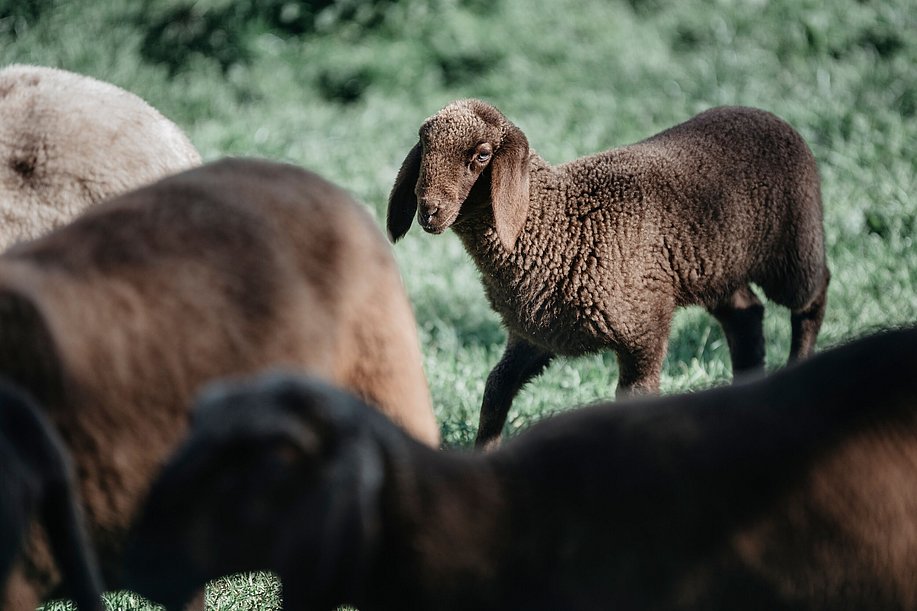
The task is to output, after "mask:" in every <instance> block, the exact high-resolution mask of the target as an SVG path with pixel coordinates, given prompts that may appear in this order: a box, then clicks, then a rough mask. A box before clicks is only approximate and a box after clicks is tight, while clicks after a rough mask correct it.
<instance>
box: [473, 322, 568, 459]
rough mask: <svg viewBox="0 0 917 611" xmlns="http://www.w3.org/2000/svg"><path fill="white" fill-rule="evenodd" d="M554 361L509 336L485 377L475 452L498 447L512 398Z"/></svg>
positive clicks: (543, 352)
mask: <svg viewBox="0 0 917 611" xmlns="http://www.w3.org/2000/svg"><path fill="white" fill-rule="evenodd" d="M553 358H554V355H553V354H551V353H550V352H545V351H544V350H542V349H541V348H537V347H535V346H533V345H532V344H530V343H528V342H527V341H525V340H523V339H520V338H518V337H515V336H513V335H510V336H509V338H508V339H507V342H506V350H505V351H504V352H503V356H502V357H501V358H500V362H499V363H497V365H496V366H495V367H494V368H493V370H492V371H491V372H490V375H488V376H487V384H486V385H485V387H484V400H483V401H482V402H481V420H480V423H479V424H478V436H477V439H475V441H474V445H475V447H476V448H484V449H490V448H493V447H495V446H497V445H498V444H499V443H500V435H501V434H502V432H503V425H504V424H506V416H507V414H508V413H509V407H510V405H512V403H513V397H515V396H516V393H518V392H519V389H520V388H522V387H523V386H525V384H526V383H527V382H528V381H529V380H531V379H532V378H534V377H535V376H537V375H538V374H539V373H541V372H542V371H544V368H545V367H547V366H548V364H549V363H550V362H551V359H553Z"/></svg>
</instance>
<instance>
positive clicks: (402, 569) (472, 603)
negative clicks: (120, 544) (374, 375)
mask: <svg viewBox="0 0 917 611" xmlns="http://www.w3.org/2000/svg"><path fill="white" fill-rule="evenodd" d="M915 370H917V329H911V330H906V331H898V332H894V333H887V334H884V335H879V336H875V337H871V338H868V339H865V340H862V341H858V342H855V343H851V344H849V345H847V346H844V347H841V348H838V349H834V350H830V351H826V352H824V353H822V354H820V355H818V356H816V357H814V358H812V359H809V360H807V361H804V362H802V363H800V364H798V365H795V366H791V367H788V368H787V369H785V370H783V371H780V372H778V373H776V374H774V375H773V376H771V377H768V378H763V379H760V380H755V381H746V382H740V383H738V384H736V385H734V386H728V387H721V388H717V389H713V390H709V391H706V392H700V393H697V394H688V395H682V396H671V397H663V398H643V399H637V400H633V401H631V402H623V403H615V404H610V405H599V406H594V407H591V408H586V409H583V410H576V411H573V412H569V413H566V414H564V415H560V416H556V417H554V418H551V419H548V420H547V421H544V422H541V423H539V424H536V425H535V426H533V427H532V428H531V429H530V430H529V431H527V432H524V433H523V434H521V435H519V436H518V437H517V438H515V439H513V440H512V441H511V442H510V443H508V444H506V445H505V446H504V447H503V448H501V449H498V450H496V451H494V452H490V453H484V454H480V453H479V454H462V453H457V452H446V453H437V452H434V451H432V450H431V449H429V448H426V447H424V446H422V445H420V444H418V443H416V442H414V441H413V440H411V439H410V438H408V437H407V436H406V435H404V434H403V433H402V432H401V431H400V430H398V429H397V428H396V427H394V426H392V425H391V424H390V423H389V422H387V421H386V420H385V418H384V417H382V416H381V415H378V414H377V413H375V412H373V410H370V409H367V408H366V407H365V406H364V405H363V404H362V403H361V402H360V401H358V400H356V399H355V398H353V397H352V396H350V395H349V394H347V393H344V392H341V391H338V390H335V389H333V388H331V387H329V386H326V385H324V384H321V383H319V382H317V381H310V380H303V379H297V378H293V377H289V376H282V375H279V376H278V375H276V374H275V375H270V376H266V377H263V378H261V379H259V380H256V381H254V382H253V383H247V384H246V383H242V384H226V385H222V386H216V387H214V388H213V389H211V390H210V391H209V392H208V393H206V394H205V395H204V396H203V398H202V399H201V400H200V401H199V406H198V408H197V410H196V411H195V414H194V422H193V425H192V433H191V436H190V438H189V439H188V440H187V441H186V442H185V444H184V446H183V447H182V449H180V450H179V452H178V453H177V454H176V455H175V456H174V457H173V458H172V460H171V462H170V464H169V465H168V466H167V467H166V468H165V469H164V470H163V472H162V474H161V477H160V479H159V480H158V481H157V482H156V483H155V484H154V485H153V487H152V489H151V494H150V497H149V499H148V502H147V503H146V505H145V508H144V510H143V516H142V517H141V518H140V520H138V522H137V525H138V527H137V530H136V532H135V533H134V535H133V536H132V537H131V543H130V544H129V545H128V549H129V551H128V553H127V555H126V559H127V563H128V564H127V568H126V572H127V574H128V575H129V578H128V583H129V585H130V587H131V588H132V589H136V590H137V591H139V592H141V593H143V594H144V595H147V596H149V597H151V598H152V599H154V600H158V601H161V602H163V603H166V605H167V608H168V609H172V610H177V609H179V608H180V607H181V604H182V603H183V601H184V600H185V598H186V597H187V596H188V595H189V593H191V592H193V591H194V590H195V589H196V588H197V587H199V585H200V584H201V583H203V582H204V581H205V580H207V579H210V578H213V577H216V576H218V575H223V574H227V573H233V572H236V571H245V570H253V569H270V570H274V571H276V572H277V573H278V574H279V575H280V577H281V581H282V586H283V598H284V608H285V609H288V610H290V611H299V610H304V609H311V610H316V611H321V610H323V609H332V608H334V607H335V606H336V605H338V604H341V603H348V604H353V605H355V606H357V607H358V608H359V609H361V611H380V610H392V611H394V610H399V611H402V610H415V609H416V610H420V609H437V610H439V611H450V610H455V611H459V610H462V611H464V610H467V609H475V610H478V611H489V610H494V611H496V610H508V609H526V610H529V609H536V610H540V609H543V610H552V611H553V610H556V609H564V610H569V611H587V610H588V611H593V610H598V609H654V610H656V611H662V610H688V609H708V610H714V611H716V610H723V611H726V610H730V611H731V610H735V609H746V610H752V611H754V610H761V611H765V610H766V611H774V610H778V609H780V610H793V611H806V610H822V609H824V610H827V609H831V610H833V611H838V610H851V611H852V610H860V609H881V610H893V609H894V610H901V611H904V610H911V611H912V610H913V609H917V580H915V579H914V576H915V575H917V378H915V376H914V371H915Z"/></svg>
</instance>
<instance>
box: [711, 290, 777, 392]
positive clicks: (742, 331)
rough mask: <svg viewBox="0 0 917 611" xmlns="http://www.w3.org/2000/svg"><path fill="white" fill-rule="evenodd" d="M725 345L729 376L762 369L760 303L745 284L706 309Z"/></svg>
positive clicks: (761, 308) (762, 341)
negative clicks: (716, 325) (716, 324)
mask: <svg viewBox="0 0 917 611" xmlns="http://www.w3.org/2000/svg"><path fill="white" fill-rule="evenodd" d="M710 313H711V314H713V316H714V317H715V318H716V319H717V321H719V323H720V326H722V327H723V333H724V334H725V335H726V343H727V344H728V345H729V356H730V358H731V360H732V375H733V377H736V376H738V375H739V374H743V373H751V372H757V371H764V306H763V305H762V304H761V300H759V299H758V296H757V295H755V292H754V291H753V290H752V288H751V287H750V286H748V285H745V286H743V287H742V288H740V289H739V290H737V291H736V292H734V293H733V294H732V295H730V296H729V297H728V298H727V299H725V300H724V301H722V302H721V303H719V304H717V305H716V307H714V308H711V309H710Z"/></svg>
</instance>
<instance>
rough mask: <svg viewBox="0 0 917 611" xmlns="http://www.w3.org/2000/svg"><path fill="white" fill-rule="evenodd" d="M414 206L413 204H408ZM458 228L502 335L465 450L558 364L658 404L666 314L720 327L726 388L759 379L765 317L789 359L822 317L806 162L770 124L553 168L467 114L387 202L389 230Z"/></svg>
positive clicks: (488, 118)
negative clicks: (597, 374)
mask: <svg viewBox="0 0 917 611" xmlns="http://www.w3.org/2000/svg"><path fill="white" fill-rule="evenodd" d="M418 204H419V205H418ZM415 212H416V216H417V218H418V222H419V223H420V225H421V226H422V227H423V228H424V229H425V230H426V231H428V232H430V233H441V232H443V231H445V229H446V228H448V227H452V228H453V229H454V230H455V232H456V234H458V236H459V238H461V240H462V242H463V243H464V245H465V249H466V250H467V251H468V253H469V254H470V255H471V257H472V259H474V262H475V264H476V265H477V267H478V269H479V270H480V272H481V278H482V280H483V283H484V288H485V290H486V293H487V297H488V299H489V301H490V304H491V306H492V307H493V308H494V309H495V310H496V311H497V313H499V314H500V316H501V317H502V319H503V324H504V325H505V327H506V328H507V332H508V337H507V343H506V350H505V352H504V354H503V357H502V358H501V359H500V362H499V363H498V364H497V365H496V366H495V367H494V369H493V370H492V371H491V373H490V376H489V377H488V379H487V385H486V387H485V391H484V399H483V403H482V407H481V422H480V428H479V430H478V437H477V444H478V445H491V444H494V443H496V442H497V441H498V440H499V437H500V433H501V431H502V429H503V425H504V423H505V421H506V415H507V412H508V411H509V407H510V404H511V403H512V400H513V397H514V396H515V395H516V393H518V391H519V389H520V388H521V387H522V386H523V385H525V383H526V382H528V381H529V380H530V379H532V378H533V377H534V376H536V375H538V374H539V373H540V372H541V371H542V370H543V369H544V368H545V367H546V366H547V365H548V363H549V362H550V361H551V360H552V359H553V358H554V356H555V355H569V356H575V355H582V354H585V353H590V352H595V351H599V350H604V349H611V350H614V351H615V352H616V353H617V357H618V365H619V369H620V375H619V379H618V395H619V396H621V395H622V394H626V393H628V392H656V391H658V388H659V375H660V370H661V368H662V362H663V359H664V357H665V354H666V348H667V344H668V337H669V326H670V322H671V319H672V316H673V313H674V311H675V309H676V308H677V307H680V306H686V305H691V304H697V305H701V306H703V307H705V308H707V309H708V310H709V311H710V312H711V313H712V314H713V315H714V316H715V317H716V319H717V320H718V321H719V322H720V324H721V325H722V327H723V330H724V332H725V335H726V339H727V342H728V344H729V350H730V353H731V357H732V367H733V372H734V373H740V372H749V371H754V370H760V369H762V368H763V366H764V335H763V329H762V320H763V316H764V308H763V306H762V304H761V302H760V301H759V300H758V298H757V297H756V296H755V293H754V291H753V290H752V288H751V286H750V283H752V282H754V283H756V284H758V285H759V286H760V287H761V288H762V289H763V290H764V293H765V294H766V295H767V297H768V298H769V299H771V300H773V301H775V302H777V303H779V304H781V305H784V306H787V307H788V308H790V310H791V312H792V316H791V321H792V346H791V350H790V360H791V361H792V360H795V359H797V358H802V357H805V356H807V355H808V354H810V353H811V352H812V350H813V348H814V346H815V340H816V336H817V335H818V330H819V327H820V326H821V321H822V317H823V316H824V311H825V299H826V291H827V286H828V281H829V277H830V275H829V272H828V268H827V265H826V262H825V249H824V240H823V231H822V210H821V195H820V187H819V178H818V171H817V168H816V165H815V159H814V158H813V156H812V153H811V152H810V151H809V148H808V147H807V146H806V144H805V142H804V141H803V140H802V138H801V137H800V136H799V134H797V133H796V132H795V131H794V130H793V129H792V128H791V127H790V126H789V125H787V124H786V123H785V122H783V121H782V120H780V119H779V118H777V117H775V116H774V115H772V114H770V113H767V112H764V111H762V110H756V109H752V108H735V107H729V108H714V109H712V110H709V111H707V112H704V113H701V114H699V115H697V116H696V117H694V118H693V119H691V120H689V121H687V122H686V123H682V124H681V125H677V126H675V127H673V128H671V129H668V130H666V131H664V132H662V133H660V134H658V135H656V136H653V137H652V138H649V139H647V140H644V141H642V142H639V143H637V144H633V145H630V146H625V147H621V148H616V149H612V150H609V151H606V152H604V153H599V154H597V155H592V156H589V157H583V158H581V159H577V160H576V161H572V162H569V163H565V164H562V165H559V166H552V165H549V164H548V163H546V162H545V161H544V160H543V159H542V158H541V157H539V156H538V155H537V154H535V153H534V152H532V151H530V150H529V146H528V141H527V140H526V137H525V135H524V134H523V133H522V131H521V130H520V129H519V128H518V127H516V126H515V125H513V124H512V123H510V122H509V120H507V119H506V117H504V116H503V115H502V114H501V113H500V112H499V111H498V110H497V109H495V108H494V107H493V106H490V105H488V104H486V103H484V102H481V101H479V100H461V101H458V102H453V103H452V104H450V105H448V106H446V107H445V108H444V109H443V110H441V111H440V112H439V113H437V114H436V115H434V116H433V117H431V118H429V119H427V120H426V121H425V122H424V124H423V125H422V126H421V128H420V141H419V142H418V144H417V145H416V146H414V148H413V149H412V150H411V152H410V153H409V154H408V156H407V158H406V159H405V161H404V164H403V165H402V167H401V171H400V172H399V173H398V177H397V179H396V180H395V186H394V188H393V189H392V193H391V196H390V199H389V210H388V230H389V235H390V237H391V238H392V240H398V239H399V238H401V237H402V236H403V235H404V234H405V232H407V230H408V228H409V227H410V225H411V221H412V219H413V217H414V216H415Z"/></svg>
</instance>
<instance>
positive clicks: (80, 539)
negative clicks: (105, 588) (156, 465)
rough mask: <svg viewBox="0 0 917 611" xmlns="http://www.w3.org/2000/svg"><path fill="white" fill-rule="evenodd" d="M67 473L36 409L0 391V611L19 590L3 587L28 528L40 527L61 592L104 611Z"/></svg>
mask: <svg viewBox="0 0 917 611" xmlns="http://www.w3.org/2000/svg"><path fill="white" fill-rule="evenodd" d="M75 489H76V487H75V478H74V477H73V473H72V467H71V465H70V460H69V457H68V455H67V451H66V450H65V449H64V446H63V444H62V443H61V441H60V440H59V439H58V436H57V434H56V433H55V432H54V430H53V429H52V428H51V425H50V424H49V423H48V422H46V420H45V418H44V416H43V415H42V414H41V412H40V411H39V408H38V407H37V406H36V405H34V404H33V402H32V401H31V400H30V399H28V398H27V397H26V396H24V395H23V394H22V393H21V392H19V391H18V390H15V389H13V388H12V387H10V386H7V385H0V608H2V609H4V610H7V609H10V608H11V606H12V605H10V604H8V603H7V602H6V601H7V599H8V598H9V599H14V598H16V597H17V596H18V592H16V591H14V590H16V589H17V588H18V587H20V584H18V583H8V580H7V578H8V576H10V575H11V574H12V568H13V565H14V564H15V563H16V562H18V560H19V557H20V555H21V554H22V549H23V544H24V542H25V540H26V536H27V534H28V533H29V529H30V527H31V525H32V523H33V522H37V523H39V524H41V525H42V527H43V528H44V529H45V532H46V533H47V536H48V541H49V545H50V548H51V551H52V553H53V555H54V559H55V561H56V563H57V565H58V566H59V567H61V573H62V574H63V581H64V586H65V588H64V590H65V592H66V593H67V595H68V596H71V597H72V598H73V599H74V602H75V603H76V605H77V608H79V609H82V610H83V611H89V610H98V611H101V610H102V609H103V606H102V598H101V597H102V587H101V582H100V579H99V575H98V567H97V565H96V560H95V555H94V553H93V552H92V550H91V549H90V546H89V541H88V539H87V538H86V534H85V530H84V525H83V516H82V512H81V511H80V509H79V505H78V502H77V500H76V498H75V495H76V492H75Z"/></svg>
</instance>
